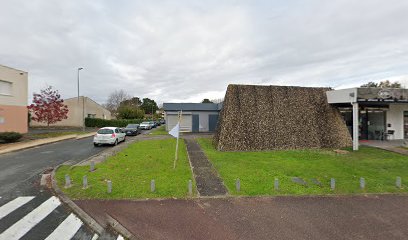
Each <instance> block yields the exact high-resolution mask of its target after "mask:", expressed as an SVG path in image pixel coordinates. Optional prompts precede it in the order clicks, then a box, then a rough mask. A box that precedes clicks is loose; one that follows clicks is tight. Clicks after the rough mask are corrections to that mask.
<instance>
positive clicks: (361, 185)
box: [360, 178, 365, 190]
mask: <svg viewBox="0 0 408 240" xmlns="http://www.w3.org/2000/svg"><path fill="white" fill-rule="evenodd" d="M364 188H365V179H364V178H360V189H361V190H363V189H364Z"/></svg>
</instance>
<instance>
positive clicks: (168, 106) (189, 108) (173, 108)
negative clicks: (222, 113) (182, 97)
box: [163, 103, 222, 111]
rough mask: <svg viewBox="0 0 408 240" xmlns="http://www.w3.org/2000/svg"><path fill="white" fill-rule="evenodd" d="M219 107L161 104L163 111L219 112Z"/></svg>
mask: <svg viewBox="0 0 408 240" xmlns="http://www.w3.org/2000/svg"><path fill="white" fill-rule="evenodd" d="M221 107H222V104H220V103H219V104H216V103H163V109H164V111H219V110H221Z"/></svg>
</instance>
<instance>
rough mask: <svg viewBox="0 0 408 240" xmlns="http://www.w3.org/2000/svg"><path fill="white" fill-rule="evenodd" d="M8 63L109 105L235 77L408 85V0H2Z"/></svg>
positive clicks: (174, 94)
mask: <svg viewBox="0 0 408 240" xmlns="http://www.w3.org/2000/svg"><path fill="white" fill-rule="evenodd" d="M0 6H1V7H0V12H1V15H0V31H1V37H0V64H2V65H6V66H10V67H15V68H18V69H22V70H25V71H28V72H29V89H30V101H31V94H32V92H33V91H39V89H41V88H43V87H45V86H47V85H52V86H54V87H56V88H57V89H59V91H60V92H61V94H62V95H63V97H65V98H68V97H74V96H76V94H77V85H76V69H77V67H83V68H84V70H83V71H81V95H86V96H89V97H91V98H93V99H94V100H96V101H97V102H100V103H104V102H105V101H106V99H107V96H108V94H109V93H110V92H112V91H113V90H115V89H125V90H126V91H127V92H128V93H129V94H131V95H134V96H138V97H150V98H153V99H155V100H156V101H157V102H160V103H161V102H169V101H173V102H189V101H192V102H198V101H200V100H202V99H203V98H222V97H223V96H224V93H225V90H226V88H227V86H228V84H230V83H242V84H267V85H300V86H330V87H335V88H344V87H354V86H359V85H361V84H362V83H365V82H367V81H377V80H382V79H391V80H398V81H401V82H403V83H404V84H406V85H407V87H408V27H407V13H408V1H407V0H388V1H384V0H381V1H380V0H360V1H355V0H349V1H346V0H336V1H327V0H298V1H295V0H293V1H202V0H199V1H192V0H185V1H134V0H128V1H125V0H121V1H91V0H88V1H86V0H83V1H73V0H70V1H45V0H30V1H23V0H10V1H5V0H0Z"/></svg>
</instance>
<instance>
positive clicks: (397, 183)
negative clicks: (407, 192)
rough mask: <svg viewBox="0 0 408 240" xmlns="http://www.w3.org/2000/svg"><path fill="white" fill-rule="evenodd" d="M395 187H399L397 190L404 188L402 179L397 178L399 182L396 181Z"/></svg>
mask: <svg viewBox="0 0 408 240" xmlns="http://www.w3.org/2000/svg"><path fill="white" fill-rule="evenodd" d="M395 186H397V188H401V187H402V180H401V177H397V180H396V181H395Z"/></svg>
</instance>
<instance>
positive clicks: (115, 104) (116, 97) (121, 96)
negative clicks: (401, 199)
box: [105, 89, 131, 117]
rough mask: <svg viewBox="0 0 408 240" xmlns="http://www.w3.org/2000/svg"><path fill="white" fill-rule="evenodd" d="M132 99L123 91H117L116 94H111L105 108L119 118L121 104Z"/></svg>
mask: <svg viewBox="0 0 408 240" xmlns="http://www.w3.org/2000/svg"><path fill="white" fill-rule="evenodd" d="M130 98H131V96H130V95H129V94H128V93H127V92H125V91H124V90H123V89H121V90H115V91H114V92H112V93H111V94H109V97H108V100H107V102H106V104H105V107H106V109H108V110H109V111H110V112H111V113H112V115H113V116H115V117H117V115H118V108H119V106H120V103H121V102H123V101H125V100H128V99H130Z"/></svg>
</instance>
